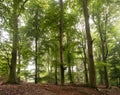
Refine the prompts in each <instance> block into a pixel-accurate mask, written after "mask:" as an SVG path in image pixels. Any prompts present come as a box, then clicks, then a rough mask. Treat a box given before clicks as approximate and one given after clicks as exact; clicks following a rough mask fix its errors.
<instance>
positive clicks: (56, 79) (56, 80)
mask: <svg viewBox="0 0 120 95" xmlns="http://www.w3.org/2000/svg"><path fill="white" fill-rule="evenodd" d="M57 84H58V78H57V58H56V61H55V85H57Z"/></svg>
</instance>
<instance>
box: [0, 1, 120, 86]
mask: <svg viewBox="0 0 120 95" xmlns="http://www.w3.org/2000/svg"><path fill="white" fill-rule="evenodd" d="M85 1H86V2H85ZM85 1H84V0H11V1H10V0H0V78H1V80H3V79H4V81H5V82H6V81H7V82H8V83H17V82H20V81H26V82H33V81H35V83H55V84H59V83H61V84H62V85H63V84H64V83H84V84H90V85H91V83H92V82H91V81H92V80H91V77H93V80H94V81H96V83H97V84H105V85H106V87H109V85H117V86H119V85H120V74H119V73H120V48H119V45H120V37H119V35H120V33H119V31H120V30H119V27H120V11H119V8H120V6H119V3H120V2H119V1H118V0H85ZM85 7H86V8H87V11H88V13H87V15H88V16H87V15H86V12H87V11H86V10H85V9H84V8H85ZM86 17H88V18H86ZM87 20H88V21H87ZM88 24H89V28H90V30H89V29H88V27H87V25H88ZM87 29H88V30H89V31H88V32H89V33H90V34H91V39H89V37H88V35H87V33H88V32H87ZM89 42H90V43H91V45H92V48H91V50H90V49H89V45H90V44H89ZM89 50H90V51H89ZM92 50H93V51H92ZM89 53H93V65H92V63H91V62H90V60H91V58H90V56H91V55H90V56H89ZM94 65H95V68H94V67H93V66H94ZM90 68H93V69H90ZM94 69H95V70H94ZM94 71H95V73H94ZM91 75H94V76H91ZM95 75H96V77H95ZM96 83H95V84H96ZM92 84H93V83H92ZM91 86H92V85H91ZM94 86H95V85H94Z"/></svg>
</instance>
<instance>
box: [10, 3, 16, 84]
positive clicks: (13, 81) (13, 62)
mask: <svg viewBox="0 0 120 95" xmlns="http://www.w3.org/2000/svg"><path fill="white" fill-rule="evenodd" d="M12 20H13V21H12V28H13V43H12V58H11V65H10V73H9V79H8V83H10V84H16V83H17V80H16V63H17V48H18V15H17V9H16V5H15V2H14V8H13V17H12Z"/></svg>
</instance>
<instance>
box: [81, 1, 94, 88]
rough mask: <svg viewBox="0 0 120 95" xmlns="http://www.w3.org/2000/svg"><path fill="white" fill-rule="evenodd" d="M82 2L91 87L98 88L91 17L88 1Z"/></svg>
mask: <svg viewBox="0 0 120 95" xmlns="http://www.w3.org/2000/svg"><path fill="white" fill-rule="evenodd" d="M82 2H83V12H84V17H85V28H86V36H87V46H88V61H89V62H88V63H89V64H88V67H89V77H90V86H91V87H95V88H96V73H95V65H94V60H93V48H92V44H93V41H92V38H91V34H90V26H89V15H88V8H87V3H88V0H82Z"/></svg>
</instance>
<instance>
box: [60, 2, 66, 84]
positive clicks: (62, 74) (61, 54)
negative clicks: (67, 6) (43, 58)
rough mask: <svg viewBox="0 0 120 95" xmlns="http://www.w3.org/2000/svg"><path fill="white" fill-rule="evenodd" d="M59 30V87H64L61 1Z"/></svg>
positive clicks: (61, 3)
mask: <svg viewBox="0 0 120 95" xmlns="http://www.w3.org/2000/svg"><path fill="white" fill-rule="evenodd" d="M59 28H60V30H59V37H60V38H59V44H60V50H59V51H60V70H61V71H60V72H61V85H64V81H65V78H64V64H63V46H62V41H63V1H62V0H60V27H59Z"/></svg>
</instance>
